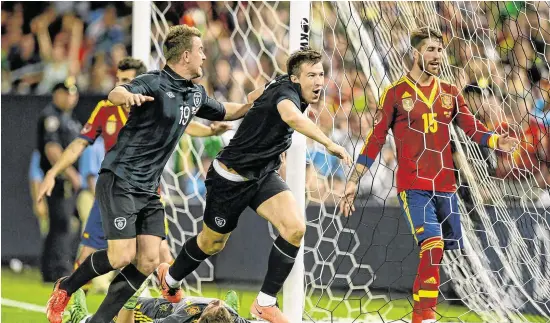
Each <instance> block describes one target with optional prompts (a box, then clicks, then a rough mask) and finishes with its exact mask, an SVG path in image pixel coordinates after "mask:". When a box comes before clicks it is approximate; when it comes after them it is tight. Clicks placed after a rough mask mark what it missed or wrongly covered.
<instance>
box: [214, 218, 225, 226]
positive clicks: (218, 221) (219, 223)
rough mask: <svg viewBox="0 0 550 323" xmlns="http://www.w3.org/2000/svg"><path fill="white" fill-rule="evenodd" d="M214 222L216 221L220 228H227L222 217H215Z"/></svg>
mask: <svg viewBox="0 0 550 323" xmlns="http://www.w3.org/2000/svg"><path fill="white" fill-rule="evenodd" d="M214 220H215V221H216V225H217V226H219V227H220V228H221V227H223V226H225V219H222V218H220V217H215V218H214Z"/></svg>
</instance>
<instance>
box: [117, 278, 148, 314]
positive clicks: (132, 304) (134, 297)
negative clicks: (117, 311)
mask: <svg viewBox="0 0 550 323" xmlns="http://www.w3.org/2000/svg"><path fill="white" fill-rule="evenodd" d="M150 280H151V278H150V277H149V278H147V279H146V280H145V281H144V282H143V284H141V286H140V287H139V289H138V290H137V291H136V292H135V293H134V295H132V297H130V299H129V300H128V301H127V302H126V303H125V304H124V309H127V310H129V311H133V310H134V309H135V308H136V305H137V301H138V297H139V296H140V295H141V293H143V291H144V290H145V288H147V286H148V285H149V281H150Z"/></svg>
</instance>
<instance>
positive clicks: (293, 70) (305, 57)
mask: <svg viewBox="0 0 550 323" xmlns="http://www.w3.org/2000/svg"><path fill="white" fill-rule="evenodd" d="M321 59H322V56H321V53H319V52H318V51H316V50H313V49H311V48H305V49H301V50H299V51H296V52H294V53H292V55H290V57H289V58H288V60H287V61H286V70H287V73H288V75H296V76H299V75H300V68H301V67H302V64H304V63H306V64H311V65H314V64H317V63H319V62H320V61H321Z"/></svg>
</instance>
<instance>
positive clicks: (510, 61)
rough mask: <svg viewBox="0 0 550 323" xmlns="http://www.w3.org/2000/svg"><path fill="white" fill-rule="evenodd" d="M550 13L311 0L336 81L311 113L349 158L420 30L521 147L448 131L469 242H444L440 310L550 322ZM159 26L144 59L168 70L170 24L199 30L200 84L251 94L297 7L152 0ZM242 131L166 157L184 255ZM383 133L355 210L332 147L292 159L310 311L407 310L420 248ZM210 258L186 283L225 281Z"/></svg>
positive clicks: (389, 313)
mask: <svg viewBox="0 0 550 323" xmlns="http://www.w3.org/2000/svg"><path fill="white" fill-rule="evenodd" d="M549 19H550V11H549V5H548V3H546V2H478V1H474V2H431V1H430V2H349V3H348V2H339V1H336V2H311V15H310V21H309V29H310V39H309V43H310V46H311V47H312V48H314V49H317V50H320V51H321V52H322V54H323V62H324V66H325V75H326V80H325V88H324V92H323V99H322V100H321V102H320V103H319V104H317V105H315V106H311V107H310V108H309V109H308V111H307V112H306V113H307V114H308V115H309V116H310V118H311V119H312V120H314V121H315V122H316V123H317V124H318V126H319V127H320V128H321V129H322V130H323V131H324V132H325V134H327V135H328V136H329V137H331V138H332V139H333V140H334V141H335V142H337V143H340V144H341V145H343V146H344V147H346V148H347V149H348V151H349V152H350V154H352V155H353V156H354V157H356V156H357V155H358V154H359V152H360V149H361V148H362V145H363V143H364V141H365V139H366V135H367V133H368V132H369V130H370V129H371V128H372V127H373V117H374V113H375V110H376V108H377V106H376V102H377V101H378V99H379V96H380V95H381V94H382V92H383V90H384V88H385V87H386V86H387V85H389V84H390V83H391V82H394V81H396V80H397V79H399V78H400V77H401V76H402V75H404V74H405V73H407V71H408V68H409V67H410V63H411V62H410V44H409V34H410V32H411V31H412V30H413V29H415V28H417V27H423V26H431V27H434V28H436V29H438V30H440V31H441V32H442V33H443V35H444V40H445V50H446V51H445V52H446V55H445V58H444V64H443V69H442V75H441V78H442V79H444V80H446V81H449V82H451V83H453V84H456V85H457V86H458V87H459V89H461V90H462V91H463V95H464V97H465V98H466V100H467V103H468V105H469V107H470V109H471V110H472V112H473V113H474V114H475V115H476V116H477V117H478V118H479V119H480V120H481V121H482V122H483V123H484V124H486V125H487V126H488V127H489V128H490V129H491V130H496V131H502V132H503V133H508V134H510V135H513V136H516V137H518V138H519V139H520V141H521V148H520V150H519V151H518V152H516V153H514V154H513V155H510V156H507V155H504V154H498V153H497V154H495V153H494V152H491V151H488V150H486V149H480V148H479V147H478V146H477V145H476V144H474V143H472V142H471V141H470V140H469V139H468V138H467V137H466V136H465V134H464V133H463V132H462V131H461V130H460V129H459V128H458V127H457V128H454V129H453V141H454V146H455V147H456V148H455V150H456V153H455V155H456V168H457V171H459V173H460V176H459V179H460V180H459V183H458V184H459V187H460V188H459V196H460V212H461V214H462V218H461V219H462V226H463V232H464V239H465V249H464V250H462V251H460V252H447V253H446V254H445V257H444V260H443V263H442V265H441V268H442V269H443V272H444V273H443V274H442V279H441V287H440V298H439V299H440V301H441V303H440V304H439V305H438V308H437V312H438V315H439V316H441V317H443V319H444V320H446V321H448V322H481V321H487V322H547V321H548V320H550V226H549V223H548V221H550V215H549V213H548V211H547V210H546V208H547V207H548V206H550V196H549V195H548V190H547V187H546V184H547V183H549V180H550V172H548V167H547V163H548V162H550V160H549V159H548V157H547V155H546V154H549V153H550V145H549V144H548V143H549V141H550V140H549V139H548V135H547V131H548V125H550V115H548V117H547V115H546V112H547V108H549V107H550V94H549V91H550V83H549V82H548V75H549V74H548V71H549V67H550V66H549V62H550V48H549V44H550V20H549ZM151 21H152V25H151V37H152V41H153V42H152V43H153V51H152V55H151V60H150V68H159V67H162V66H163V63H164V60H163V57H162V45H163V40H164V38H165V37H166V34H167V31H168V28H169V26H170V25H173V24H177V23H187V24H193V25H195V26H196V27H198V28H199V29H200V30H201V31H202V32H203V42H204V44H205V48H206V55H207V61H206V62H205V70H206V75H205V77H204V79H203V80H202V81H201V84H203V85H204V86H205V87H206V89H207V91H208V92H209V93H210V95H212V96H214V97H215V98H217V99H218V100H220V101H224V100H227V101H233V102H243V101H244V100H245V97H246V94H247V93H248V92H250V91H251V90H253V89H254V88H255V87H257V86H261V85H262V84H264V83H266V82H267V81H268V80H271V79H272V78H274V77H275V76H276V75H278V74H281V73H285V72H286V67H285V61H286V59H287V57H288V55H289V50H288V48H289V33H290V28H289V22H290V4H289V3H288V2H265V1H254V2H242V1H236V2H197V3H186V2H154V3H152V20H151ZM234 127H235V128H237V127H238V122H235V124H234ZM232 134H233V132H229V133H227V134H224V135H223V136H222V137H219V138H206V139H198V138H191V137H188V136H184V138H183V139H182V141H181V143H180V145H179V147H178V149H177V150H176V152H175V153H174V155H173V156H172V159H171V160H170V162H169V164H168V165H167V167H166V170H165V173H164V175H163V179H162V189H163V194H162V195H163V197H164V198H165V200H166V203H167V207H166V210H167V218H168V220H169V222H170V236H169V242H170V245H171V247H172V248H173V250H174V251H177V250H179V248H180V247H181V245H182V244H183V242H184V241H185V240H187V239H188V238H189V237H191V236H193V235H196V234H198V232H199V227H200V223H201V221H202V217H201V215H202V210H203V208H204V194H205V189H204V177H205V175H206V170H207V169H208V167H209V165H210V163H211V161H212V159H213V158H214V157H215V155H216V153H217V152H218V151H219V150H220V149H221V147H223V145H225V144H227V143H228V141H229V140H230V138H231V136H232ZM388 139H389V140H388V141H387V144H386V146H384V147H383V149H382V153H381V155H380V157H379V158H378V159H377V161H376V162H375V164H374V165H373V167H372V169H371V171H370V173H369V174H367V175H366V176H365V178H363V179H362V181H361V185H360V192H359V196H358V199H357V201H356V207H357V209H358V211H357V212H356V213H355V214H353V216H352V217H350V218H343V217H341V216H340V214H339V211H338V210H337V208H336V205H337V203H338V202H339V199H340V196H341V194H342V192H343V189H344V186H345V183H346V177H347V174H348V172H349V169H348V168H346V167H343V166H342V165H341V164H340V163H339V162H338V161H337V160H336V159H335V158H334V157H333V156H330V155H329V154H327V153H326V151H325V150H324V147H322V146H319V145H317V144H315V143H313V142H310V141H309V140H308V142H307V161H306V165H288V164H287V165H286V167H306V192H304V194H305V195H306V217H307V232H306V236H305V255H304V258H305V259H304V261H305V273H304V282H305V286H306V291H305V292H306V299H305V309H304V314H303V319H304V321H315V322H318V321H349V322H351V321H353V322H392V321H399V320H401V321H402V322H407V321H408V320H410V314H411V312H412V301H413V300H412V295H411V288H412V283H413V281H414V278H415V275H416V266H417V264H418V248H417V246H416V245H415V243H414V239H413V237H412V235H411V233H410V230H409V228H408V226H407V223H406V221H405V219H404V218H403V215H402V214H401V212H402V211H401V209H400V208H399V203H398V202H397V199H396V190H395V181H394V176H395V169H396V167H397V165H396V155H395V146H394V143H393V137H392V135H391V133H390V135H389V136H388ZM283 171H284V170H283ZM241 221H242V220H241ZM269 230H270V231H269V232H271V234H272V237H274V232H273V229H272V228H271V227H269ZM264 254H265V257H266V258H267V254H268V250H265V252H264ZM215 264H216V263H215V261H212V260H208V261H206V262H205V264H203V265H201V267H200V268H199V270H197V271H196V272H195V273H193V275H192V276H193V277H192V278H191V279H188V280H186V281H185V288H186V289H187V290H188V291H189V292H193V293H198V294H200V293H204V292H205V290H206V287H205V285H209V286H210V283H211V282H215V280H216V275H215V273H216V266H217V265H215ZM262 275H263V272H262ZM205 283H208V284H205ZM245 285H246V284H243V285H242V290H243V293H244V291H245V290H250V286H245ZM237 289H238V288H237ZM252 290H253V291H257V288H256V287H255V288H252ZM298 301H299V300H298ZM249 305H250V304H245V303H243V306H242V307H243V308H245V309H248V306H249ZM241 314H242V313H241Z"/></svg>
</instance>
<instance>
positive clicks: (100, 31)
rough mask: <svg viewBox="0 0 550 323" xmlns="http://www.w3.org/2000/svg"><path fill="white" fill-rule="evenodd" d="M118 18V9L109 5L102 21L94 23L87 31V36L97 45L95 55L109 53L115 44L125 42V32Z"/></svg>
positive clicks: (104, 11)
mask: <svg viewBox="0 0 550 323" xmlns="http://www.w3.org/2000/svg"><path fill="white" fill-rule="evenodd" d="M117 18H118V16H117V9H116V7H115V6H113V5H109V6H107V8H105V9H104V10H103V15H102V17H101V19H98V20H96V21H94V22H92V23H91V24H90V26H89V27H88V29H87V30H86V36H87V37H88V38H89V39H90V40H91V41H92V43H93V44H94V45H95V47H94V53H96V52H107V53H108V52H110V49H111V48H112V47H113V46H114V45H115V44H119V43H122V42H124V31H123V30H122V27H121V26H120V25H119V24H118V23H117Z"/></svg>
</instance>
